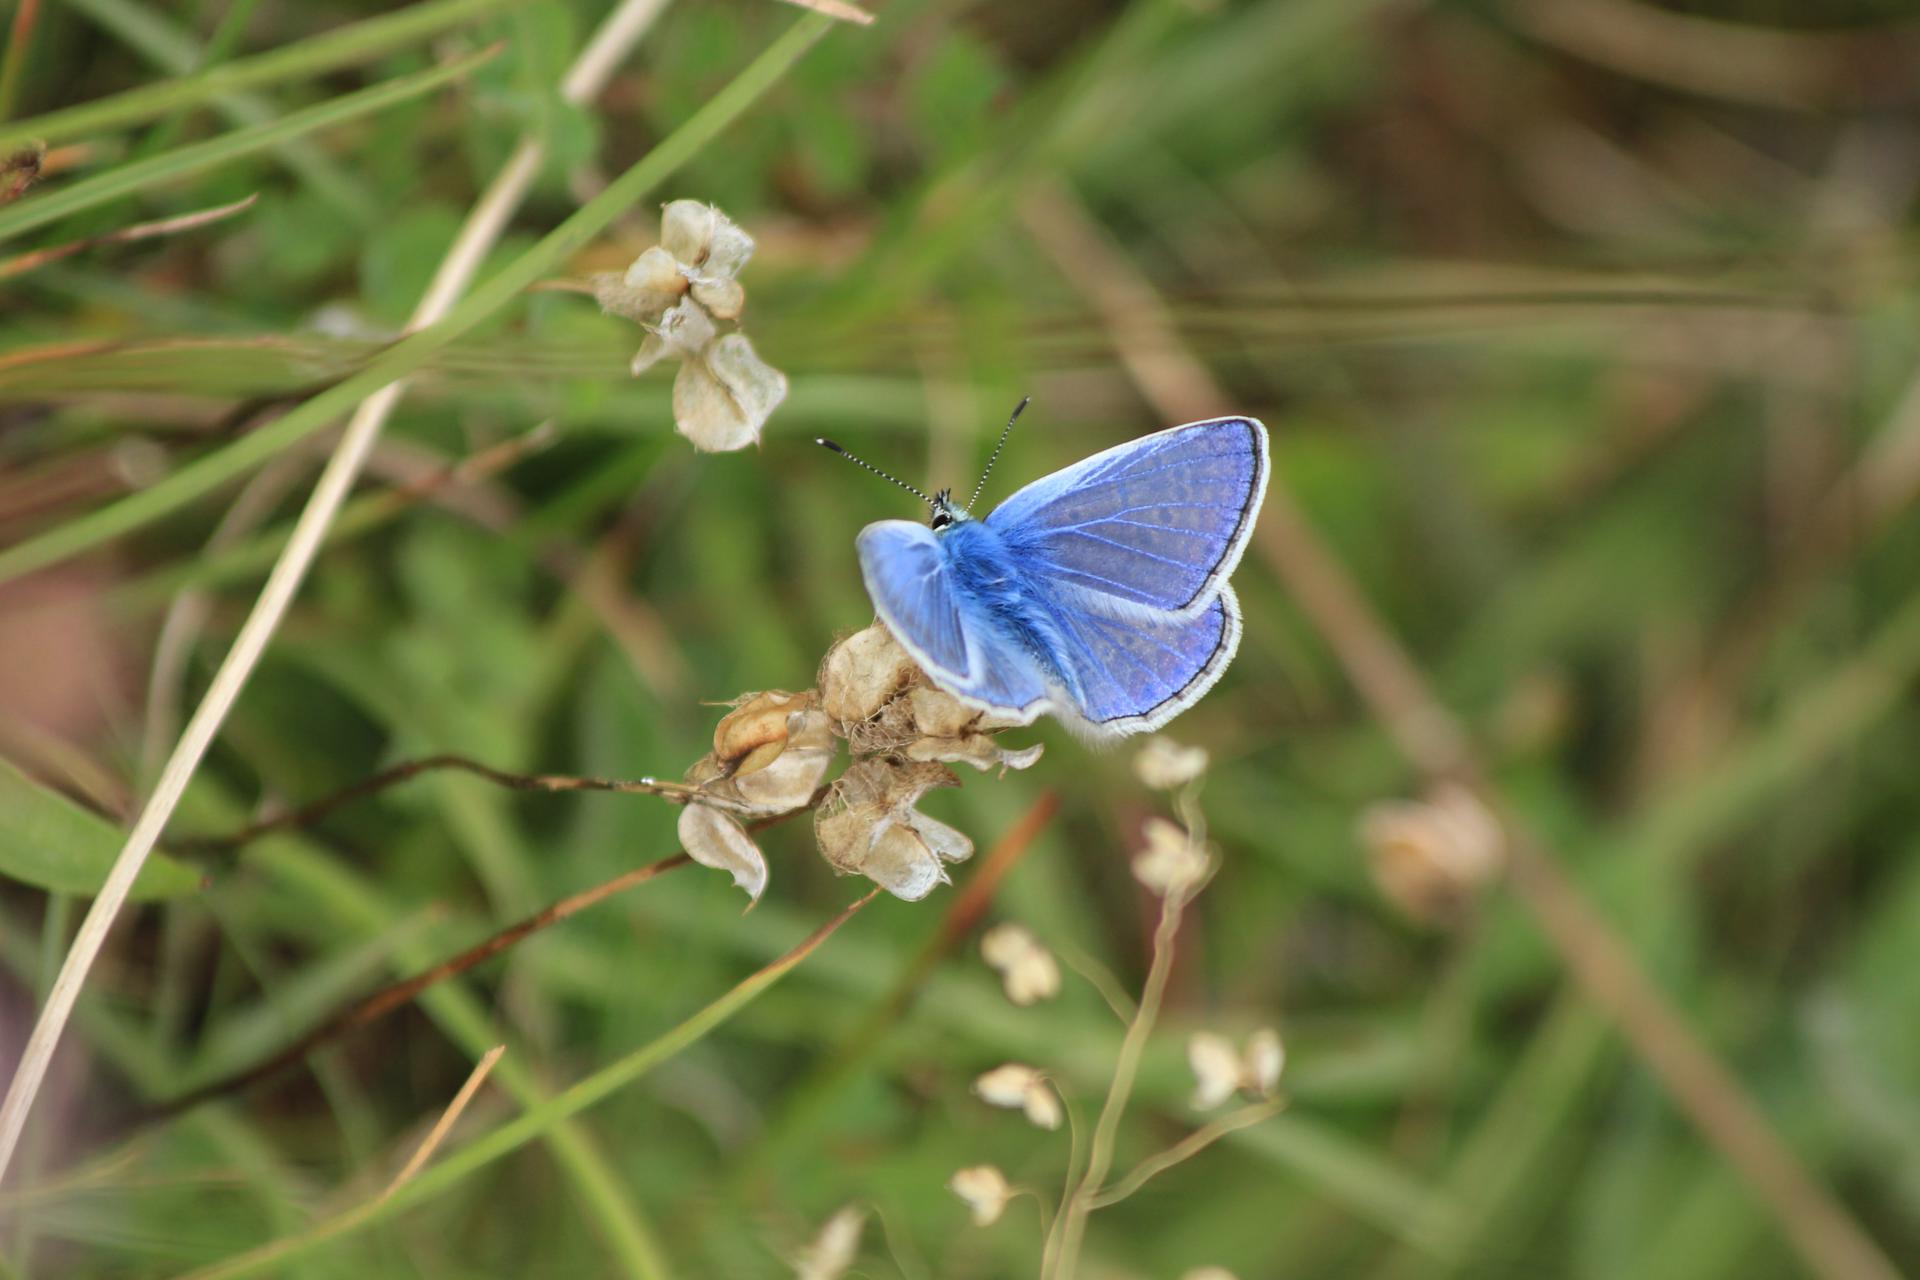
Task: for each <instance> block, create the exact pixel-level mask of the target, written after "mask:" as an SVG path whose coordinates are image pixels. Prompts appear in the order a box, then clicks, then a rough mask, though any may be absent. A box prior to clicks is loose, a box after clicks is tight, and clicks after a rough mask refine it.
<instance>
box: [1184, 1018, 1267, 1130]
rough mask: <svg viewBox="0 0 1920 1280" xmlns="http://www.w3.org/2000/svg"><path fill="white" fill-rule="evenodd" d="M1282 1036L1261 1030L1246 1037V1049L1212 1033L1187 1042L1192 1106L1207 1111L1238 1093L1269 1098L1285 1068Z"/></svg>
mask: <svg viewBox="0 0 1920 1280" xmlns="http://www.w3.org/2000/svg"><path fill="white" fill-rule="evenodd" d="M1286 1061H1287V1054H1286V1048H1285V1046H1284V1045H1282V1044H1281V1042H1280V1033H1279V1032H1277V1031H1275V1030H1273V1029H1272V1028H1271V1027H1262V1028H1261V1029H1260V1030H1258V1031H1256V1032H1254V1033H1253V1034H1252V1035H1250V1036H1248V1037H1247V1043H1246V1045H1245V1046H1244V1047H1242V1048H1239V1049H1236V1048H1234V1045H1233V1041H1231V1040H1229V1039H1227V1038H1226V1037H1225V1036H1223V1035H1219V1034H1217V1033H1215V1032H1212V1031H1196V1032H1194V1034H1193V1035H1192V1036H1191V1037H1189V1039H1188V1040H1187V1064H1188V1065H1189V1066H1191V1067H1192V1068H1193V1078H1194V1091H1193V1106H1194V1107H1195V1109H1196V1110H1200V1111H1208V1110H1211V1109H1212V1108H1214V1107H1217V1106H1219V1105H1220V1104H1221V1103H1223V1102H1225V1101H1226V1100H1227V1099H1228V1098H1231V1097H1232V1096H1233V1095H1234V1094H1235V1093H1247V1094H1250V1095H1251V1096H1253V1097H1256V1098H1270V1097H1272V1096H1273V1093H1274V1090H1276V1089H1278V1088H1279V1087H1280V1071H1281V1068H1283V1067H1284V1066H1285V1065H1286Z"/></svg>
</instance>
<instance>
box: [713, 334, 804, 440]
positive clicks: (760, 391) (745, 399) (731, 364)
mask: <svg viewBox="0 0 1920 1280" xmlns="http://www.w3.org/2000/svg"><path fill="white" fill-rule="evenodd" d="M707 367H708V368H710V369H712V370H713V376H714V377H716V378H718V379H719V380H720V384H721V385H722V386H724V387H725V388H726V389H727V394H728V395H730V396H732V397H733V399H734V401H735V402H736V403H737V404H738V405H739V406H740V413H741V416H742V417H744V418H745V419H746V420H747V421H748V422H750V423H752V424H753V433H754V437H755V438H756V439H757V438H758V437H759V435H760V428H761V426H763V425H764V424H765V423H766V420H767V419H768V418H769V417H771V416H772V415H773V411H774V410H775V409H778V408H779V407H780V402H781V401H783V400H785V399H786V398H787V375H786V374H784V373H782V372H780V371H779V370H778V369H776V368H774V367H773V366H772V365H770V364H768V363H767V362H766V361H765V360H762V359H761V358H760V355H759V353H758V352H756V351H755V350H754V349H753V343H752V342H751V341H749V340H748V338H747V335H746V334H744V333H730V334H728V335H727V336H726V337H724V338H722V339H720V340H719V341H718V342H716V343H714V344H713V346H712V347H710V348H708V350H707Z"/></svg>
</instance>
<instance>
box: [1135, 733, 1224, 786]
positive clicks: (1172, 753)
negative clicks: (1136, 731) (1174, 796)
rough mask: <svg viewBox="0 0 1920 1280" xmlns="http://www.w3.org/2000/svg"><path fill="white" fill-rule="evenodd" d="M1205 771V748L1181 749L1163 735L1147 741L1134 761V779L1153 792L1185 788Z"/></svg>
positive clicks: (1181, 747)
mask: <svg viewBox="0 0 1920 1280" xmlns="http://www.w3.org/2000/svg"><path fill="white" fill-rule="evenodd" d="M1206 771H1207V749H1206V748H1205V747H1188V746H1182V745H1181V744H1180V743H1178V742H1175V741H1174V740H1173V739H1172V738H1169V737H1167V736H1166V735H1165V734H1163V733H1156V734H1154V735H1153V736H1152V737H1151V738H1148V739H1147V740H1146V742H1145V743H1144V744H1142V746H1141V748H1140V751H1139V753H1138V754H1136V755H1135V756H1134V757H1133V772H1134V776H1135V777H1137V778H1139V779H1140V781H1141V782H1143V783H1145V784H1146V785H1147V786H1149V787H1152V788H1154V789H1155V790H1156V791H1172V790H1175V789H1176V788H1179V787H1184V786H1186V785H1187V784H1188V783H1189V782H1192V781H1193V780H1194V779H1195V778H1197V777H1199V776H1200V775H1201V774H1203V773H1205V772H1206Z"/></svg>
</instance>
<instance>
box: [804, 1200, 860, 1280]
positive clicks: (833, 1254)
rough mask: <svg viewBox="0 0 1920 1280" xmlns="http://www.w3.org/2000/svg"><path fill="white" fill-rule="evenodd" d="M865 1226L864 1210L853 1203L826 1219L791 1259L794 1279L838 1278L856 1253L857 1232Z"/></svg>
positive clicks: (835, 1279)
mask: <svg viewBox="0 0 1920 1280" xmlns="http://www.w3.org/2000/svg"><path fill="white" fill-rule="evenodd" d="M866 1225H867V1211H866V1210H865V1209H864V1208H862V1207H861V1206H859V1205H855V1204H850V1205H847V1206H846V1207H844V1208H842V1209H841V1210H839V1211H838V1212H837V1213H835V1214H834V1215H833V1216H832V1217H831V1218H828V1219H827V1221H826V1223H825V1225H823V1226H822V1227H821V1228H820V1234H819V1235H817V1236H815V1237H814V1238H813V1243H812V1244H810V1245H808V1246H807V1247H806V1249H804V1250H803V1251H801V1253H800V1256H799V1257H797V1258H795V1259H794V1260H793V1274H794V1276H795V1277H796V1280H840V1277H841V1276H843V1275H845V1274H846V1270H847V1268H848V1267H851V1266H852V1265H853V1260H854V1259H855V1258H856V1257H858V1256H859V1253H860V1233H861V1232H862V1231H863V1230H865V1229H866Z"/></svg>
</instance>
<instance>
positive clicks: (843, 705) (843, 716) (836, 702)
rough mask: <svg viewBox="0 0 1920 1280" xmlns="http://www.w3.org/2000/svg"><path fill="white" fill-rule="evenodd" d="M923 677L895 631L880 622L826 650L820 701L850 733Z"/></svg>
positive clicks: (842, 727)
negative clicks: (851, 729) (894, 634)
mask: <svg viewBox="0 0 1920 1280" xmlns="http://www.w3.org/2000/svg"><path fill="white" fill-rule="evenodd" d="M922 678H923V677H922V676H921V673H920V668H919V667H917V666H915V665H914V661H913V659H912V658H911V657H909V656H908V655H907V651H906V650H905V649H902V648H901V647H900V642H899V641H897V640H895V639H894V638H893V633H892V632H890V631H888V630H887V629H886V628H885V627H884V626H882V625H881V624H879V623H877V622H876V623H874V624H873V625H872V626H870V627H868V628H867V629H866V630H865V631H856V632H854V633H853V634H852V635H850V636H848V637H847V638H846V639H844V640H842V641H840V642H839V643H838V644H836V645H834V646H833V648H831V649H829V650H827V656H826V657H825V658H824V659H822V660H821V663H820V705H821V707H822V708H823V709H824V710H825V711H826V713H827V714H828V715H829V716H831V717H833V720H834V722H835V723H836V724H838V725H840V726H841V731H842V732H843V733H845V732H847V731H848V730H849V729H850V728H851V727H852V726H854V725H858V724H860V723H862V722H864V721H866V720H869V719H871V718H872V717H873V716H875V715H877V714H878V713H879V712H880V709H881V708H882V707H884V706H886V705H887V703H889V702H891V701H892V700H893V698H894V696H895V695H896V694H899V693H901V692H903V691H904V690H906V689H907V688H908V687H909V686H911V685H913V684H916V683H918V682H919V681H920V680H921V679H922ZM909 710H910V708H909Z"/></svg>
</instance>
